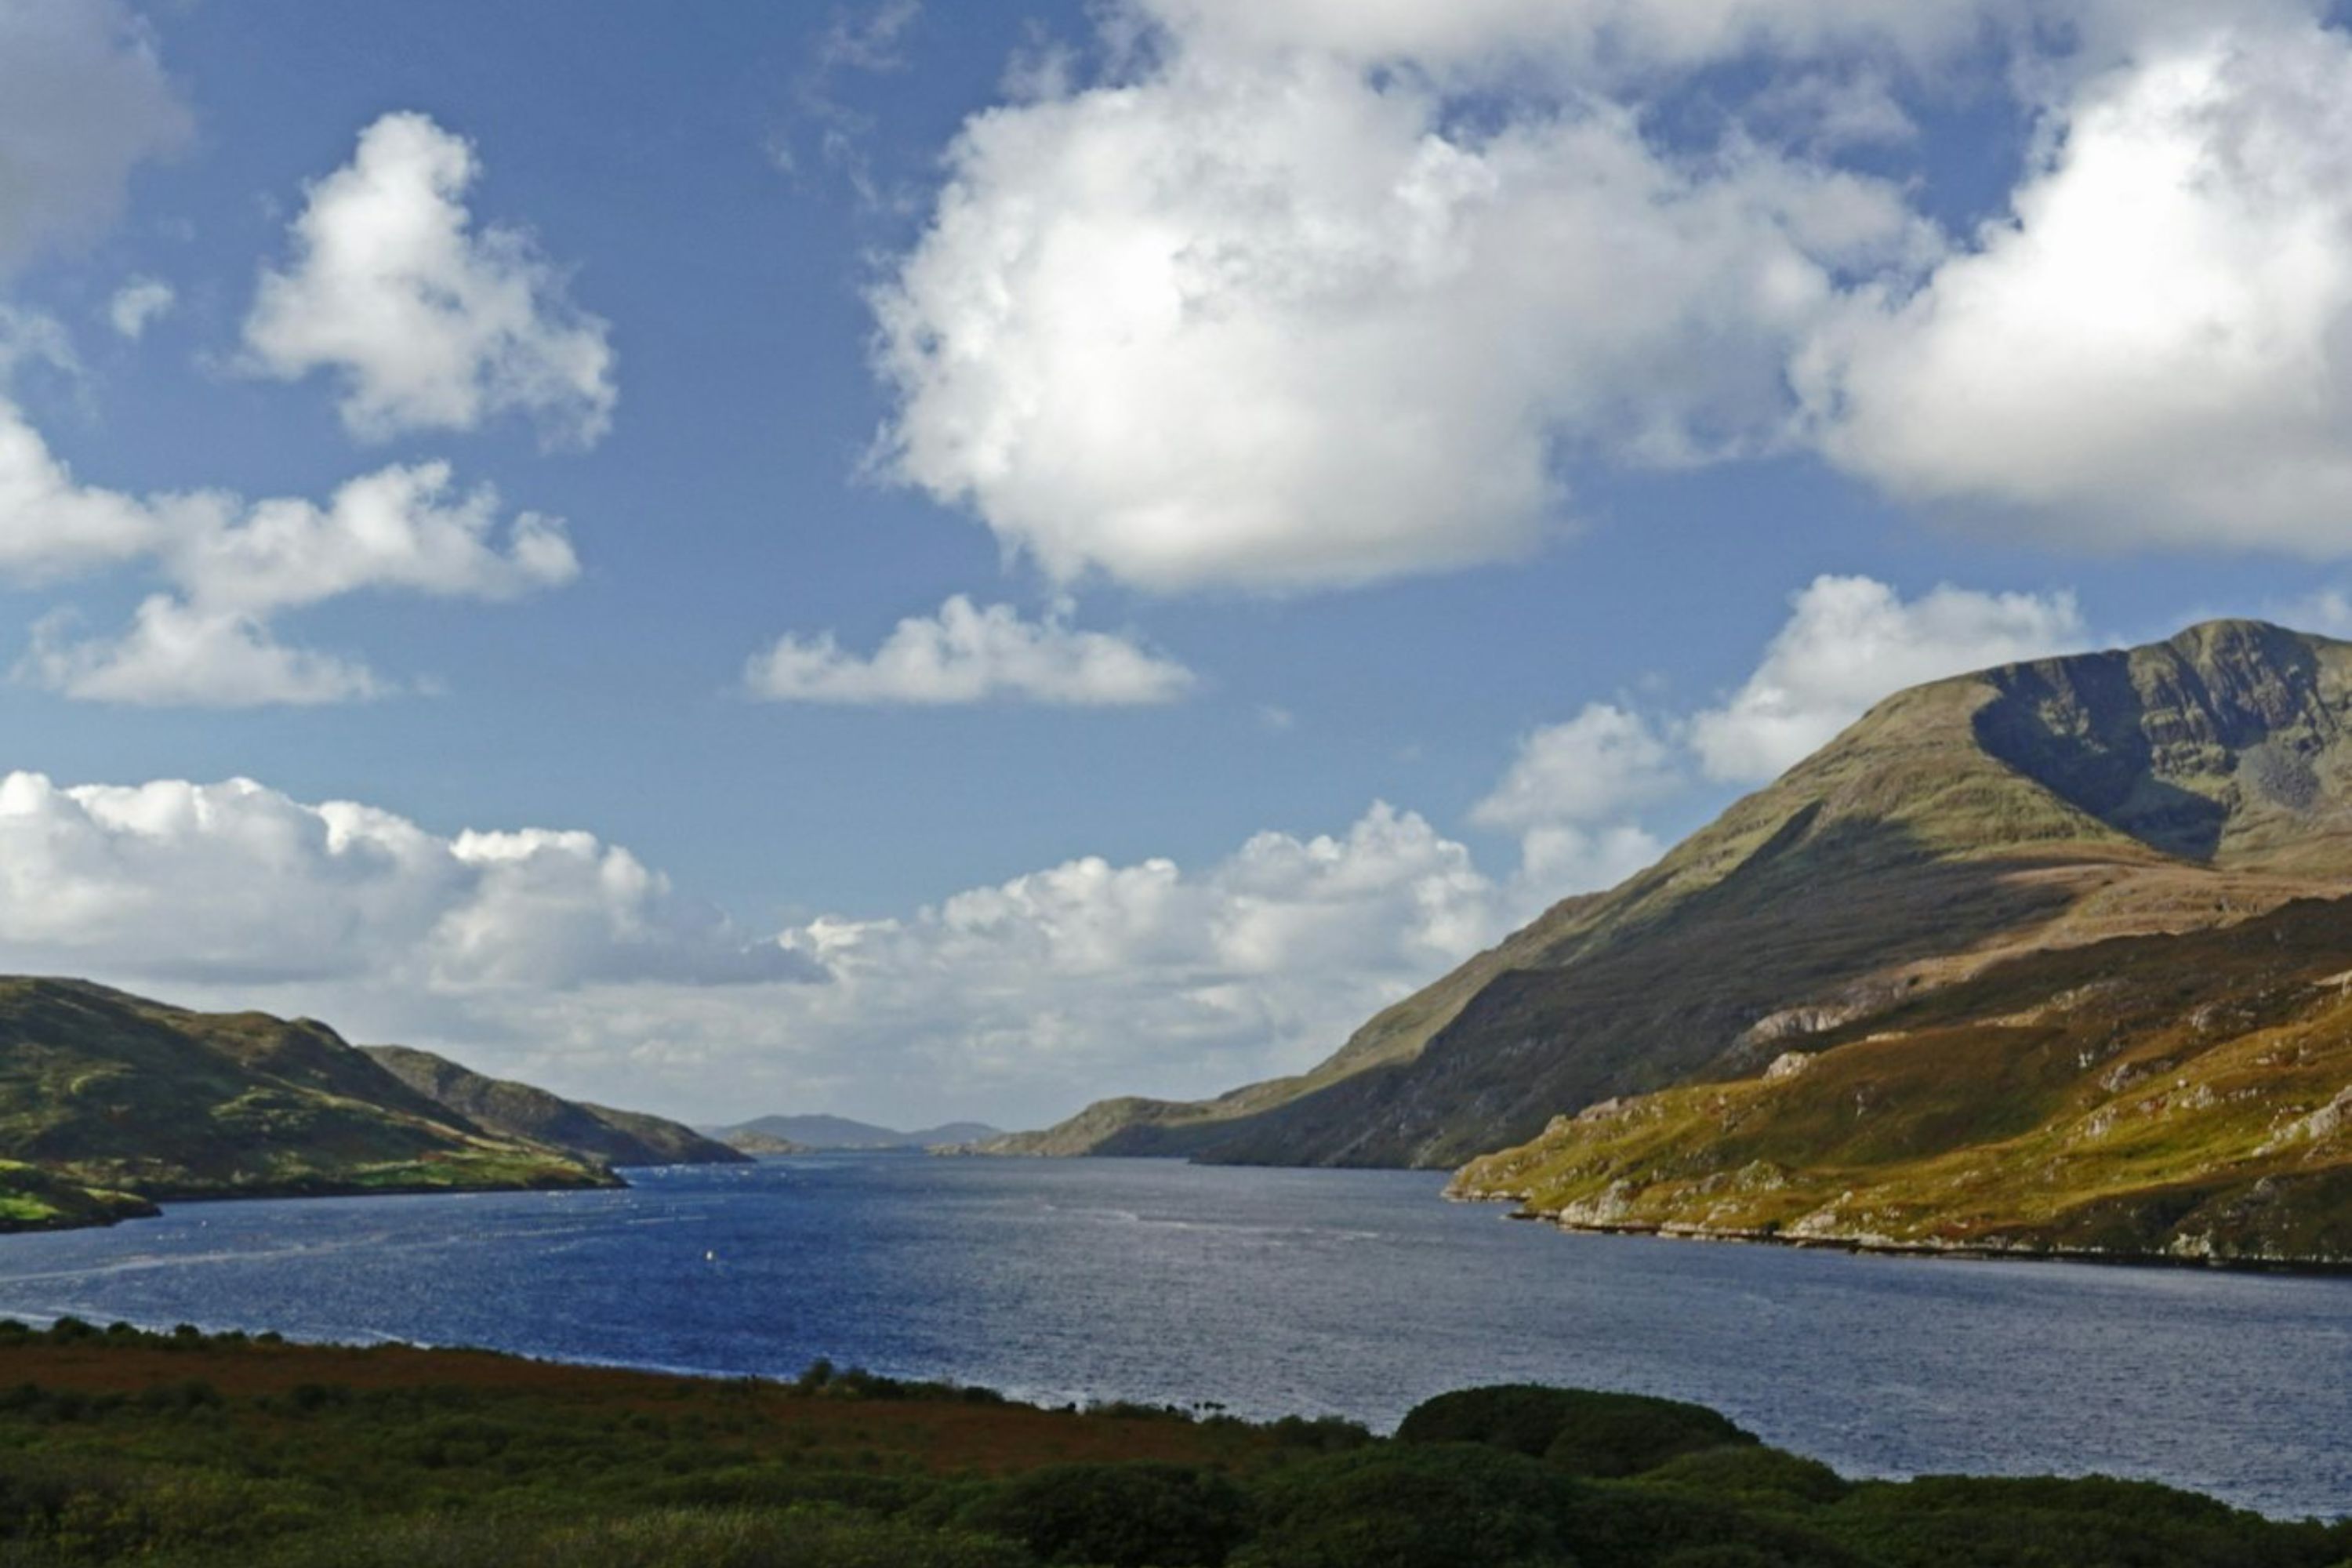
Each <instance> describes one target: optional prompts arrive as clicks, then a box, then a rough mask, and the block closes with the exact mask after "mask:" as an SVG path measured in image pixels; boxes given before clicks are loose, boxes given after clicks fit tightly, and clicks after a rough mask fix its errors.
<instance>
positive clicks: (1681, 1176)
mask: <svg viewBox="0 0 2352 1568" xmlns="http://www.w3.org/2000/svg"><path fill="white" fill-rule="evenodd" d="M1783 1044H1784V1046H1785V1047H1786V1048H1785V1049H1784V1050H1783V1051H1782V1052H1781V1054H1780V1055H1779V1056H1777V1057H1776V1058H1774V1059H1773V1060H1772V1062H1771V1063H1770V1065H1769V1066H1768V1067H1766V1068H1764V1069H1763V1070H1762V1072H1760V1073H1759V1074H1756V1075H1753V1076H1748V1077H1743V1078H1739V1079H1731V1080H1727V1081H1726V1080H1717V1081H1711V1082H1700V1083H1694V1084H1689V1085H1685V1086H1684V1087H1681V1088H1676V1089H1667V1090H1664V1091H1663V1092H1661V1093H1658V1094H1654V1095H1648V1096H1644V1097H1641V1098H1637V1099H1633V1100H1609V1101H1603V1102H1602V1103H1601V1104H1598V1105H1593V1106H1589V1107H1587V1108H1586V1109H1585V1110H1583V1111H1582V1112H1581V1113H1580V1114H1578V1115H1576V1116H1573V1117H1561V1118H1560V1119H1559V1121H1555V1122H1554V1123H1553V1124H1552V1125H1551V1127H1549V1129H1547V1130H1546V1131H1544V1132H1543V1133H1542V1134H1541V1135H1540V1136H1539V1137H1538V1138H1537V1139H1536V1140H1535V1141H1534V1142H1530V1143H1528V1144H1526V1145H1524V1146H1523V1147H1520V1148H1517V1149H1512V1150H1508V1151H1506V1152H1501V1153H1497V1154H1491V1155H1488V1156H1486V1158H1484V1159H1481V1160H1478V1161H1475V1162H1473V1163H1471V1164H1470V1165H1469V1166H1467V1167H1466V1168H1465V1170H1463V1171H1462V1173H1460V1174H1459V1175H1457V1176H1456V1177H1455V1179H1454V1185H1453V1187H1452V1189H1451V1190H1452V1192H1453V1194H1454V1195H1455V1196H1459V1197H1468V1198H1487V1199H1504V1198H1507V1199H1510V1200H1513V1201H1516V1202H1517V1203H1518V1204H1519V1205H1521V1209H1522V1212H1523V1213H1526V1214H1528V1215H1538V1216H1542V1217H1547V1218H1550V1219H1554V1220H1557V1221H1559V1223H1561V1224H1564V1225H1568V1226H1573V1227H1578V1228H1586V1229H1608V1230H1641V1231H1664V1232H1667V1233H1670V1234H1679V1235H1689V1236H1706V1237H1742V1238H1753V1239H1778V1240H1786V1241H1798V1242H1806V1241H1811V1242H1825V1241H1826V1242H1843V1243H1850V1244H1856V1245H1864V1246H1869V1247H1900V1248H1917V1249H1926V1250H1948V1249H1968V1250H1982V1251H2000V1252H2027V1253H2064V1254H2080V1255H2089V1256H2107V1257H2132V1258H2139V1257H2170V1258H2199V1259H2221V1260H2231V1261H2242V1262H2252V1261H2269V1262H2283V1261H2293V1262H2303V1263H2312V1262H2323V1263H2352V900H2346V899H2338V900H2306V901H2303V902H2298V903H2294V904H2289V905H2287V906H2286V907H2284V909H2281V910H2275V911H2273V913H2270V914H2267V915H2263V916H2261V917H2258V918H2256V919H2253V920H2250V921H2244V922H2242V923H2240V924H2237V925H2234V926H2230V927H2227V928H2224V929H2220V930H2213V931H2198V932H2193V933H2189V934H2186V935H2180V936H2143V937H2120V938H2116V939H2115V940H2113V941H2110V942H2100V943H2098V944H2096V945H2095V946H2091V947H2083V948H2074V949H2070V950H2065V951H2062V952H2045V953H2039V954H2035V955H2033V956H2031V957H2026V958H2020V959H2015V960H2012V961H2011V962H2009V963H2002V964H1999V965H1997V966H1995V967H1993V968H1991V969H1990V970H1988V971H1986V972H1985V973H1982V974H1980V975H1979V976H1977V977H1976V978H1974V979H1972V980H1969V981H1968V982H1966V983H1964V984H1958V985H1954V986H1950V987H1948V988H1945V989H1943V990H1940V991H1936V992H1932V993H1930V994H1927V995H1925V996H1922V997H1920V998H1918V999H1917V1000H1916V1001H1911V1002H1907V1003H1905V1004H1904V1005H1899V1006H1896V1007H1895V1008H1892V1009H1891V1010H1889V1011H1887V1012H1885V1013H1883V1014H1880V1015H1878V1016H1874V1017H1872V1018H1870V1019H1868V1020H1867V1021H1864V1022H1857V1023H1852V1024H1847V1025H1844V1026H1837V1027H1831V1028H1826V1029H1823V1030H1822V1031H1820V1032H1819V1033H1815V1034H1807V1035H1801V1036H1796V1037H1791V1038H1790V1039H1789V1040H1787V1041H1785V1042H1783Z"/></svg>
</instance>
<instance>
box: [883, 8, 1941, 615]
mask: <svg viewBox="0 0 2352 1568" xmlns="http://www.w3.org/2000/svg"><path fill="white" fill-rule="evenodd" d="M950 172H951V177H950V181H949V183H948V184H947V186H946V188H945V190H944V191H943V192H942V193H941V195H940V199H939V202H938V205H937V208H936V211H935V213H934V214H933V216H932V220H931V223H930V225H929V229H928V231H927V232H926V234H925V235H924V237H922V239H921V240H920V242H919V244H918V245H917V246H916V247H915V248H914V249H913V250H912V251H911V253H909V254H908V255H907V256H906V257H905V258H902V260H901V263H900V265H899V266H898V269H897V271H896V273H895V275H894V276H893V277H892V278H891V279H890V280H889V281H888V283H887V286H886V287H884V288H882V289H879V290H878V291H877V295H876V297H875V305H876V309H877V314H878V317H879V321H880V323H881V328H882V340H881V350H880V359H879V364H880V368H881V371H882V374H884V376H885V378H886V379H887V383H888V384H889V386H890V388H891V389H892V391H893V392H894V394H895V395H896V397H897V399H898V413H897V417H896V419H895V421H894V423H893V426H892V428H891V431H890V435H889V439H888V441H887V447H886V451H885V460H886V462H887V466H888V468H889V469H890V471H891V472H893V473H894V474H896V475H897V476H898V478H900V479H903V480H905V481H907V482H908V483H911V484H914V485H918V486H919V487H921V488H923V489H926V490H928V491H929V492H930V493H931V494H932V495H934V496H935V497H938V498H939V499H940V500H945V501H951V502H957V503H962V504H967V505H969V506H971V508H972V509H974V510H976V511H977V512H978V513H979V514H980V515H981V517H982V519H983V520H984V521H986V522H987V523H988V524H989V526H990V527H992V529H993V530H995V531H996V532H997V533H998V534H999V535H1000V536H1001V537H1002V538H1003V540H1004V541H1005V542H1007V543H1008V544H1010V545H1012V546H1014V547H1017V548H1019V549H1021V550H1024V551H1025V552H1029V553H1030V554H1031V555H1033V556H1034V558H1035V559H1036V560H1037V561H1038V562H1039V563H1041V564H1042V565H1043V566H1044V567H1045V569H1046V570H1047V571H1048V572H1049V573H1050V574H1053V575H1055V576H1056V577H1057V578H1061V579H1065V580H1067V579H1074V578H1077V577H1080V576H1082V575H1084V574H1087V573H1089V572H1096V571H1098V572H1101V573H1106V574H1110V575H1112V576H1116V577H1118V578H1122V579H1125V580H1128V581H1130V582H1133V583H1137V584H1143V585H1146V586H1149V587H1151V588H1155V589H1182V588H1191V587H1197V586H1202V585H1209V584H1244V585H1250V586H1259V587H1277V588H1279V587H1288V586H1301V585H1310V584H1345V583H1351V582H1360V581H1365V580H1370V579H1373V578H1378V577H1381V576H1386V575H1391V574H1398V573H1403V572H1411V571H1416V570H1423V569H1430V568H1437V567H1444V566H1452V565H1460V564H1463V563H1471V562H1477V561H1486V560H1493V559H1496V558H1497V557H1503V556H1508V555H1510V554H1513V553H1515V552H1522V551H1524V550H1527V549H1528V548H1530V547H1531V546H1532V545H1533V544H1534V542H1536V541H1537V540H1538V537H1539V536H1540V535H1541V534H1542V533H1543V532H1544V531H1546V530H1547V529H1548V528H1549V527H1552V526H1555V525H1556V524H1558V523H1559V521H1560V520H1561V516H1562V501H1563V493H1562V487H1561V483H1560V468H1561V458H1562V454H1563V452H1564V451H1575V450H1581V449H1584V448H1588V447H1607V448H1608V449H1609V450H1610V451H1611V452H1612V454H1614V455H1615V456H1616V457H1618V458H1621V459H1625V460H1632V461H1636V462H1665V463H1676V462H1683V461H1688V460H1693V459H1696V458H1705V457H1708V456H1714V455H1718V454H1723V453H1727V452H1736V451H1742V450H1751V449H1758V448H1763V447H1770V446H1772V445H1773V444H1774V443H1776V442H1777V441H1778V440H1780V437H1781V436H1782V434H1783V432H1784V426H1785V422H1786V420H1787V418H1788V416H1789V415H1790V404H1789V400H1788V397H1787V395H1786V389H1785V386H1784V377H1783V367H1784V365H1785V363H1786V361H1787V359H1788V356H1789V355H1790V353H1791V352H1792V350H1793V348H1794V346H1795V345H1796V344H1797V342H1800V341H1801V339H1802V338H1803V337H1804V335H1805V334H1806V333H1808V332H1809V331H1811V330H1812V327H1813V325H1814V323H1815V322H1816V321H1818V319H1819V318H1820V316H1821V314H1822V311H1823V310H1824V309H1825V307H1826V306H1827V305H1828V304H1829V303H1830V302H1831V301H1832V298H1833V296H1834V292H1835V282H1834V279H1833V275H1832V269H1833V268H1837V267H1842V266H1857V265H1864V264H1866V263H1869V262H1872V261H1874V260H1875V259H1879V258H1886V257H1889V256H1892V255H1895V254H1898V253H1907V252H1908V251H1909V250H1911V249H1912V248H1914V247H1916V246H1917V245H1919V244H1921V243H1923V240H1922V236H1923V234H1924V230H1923V229H1922V227H1921V226H1919V225H1918V224H1917V223H1916V220H1914V219H1913V218H1912V217H1911V216H1910V215H1909V214H1908V212H1907V211H1906V208H1905V206H1904V204H1903V202H1902V200H1901V199H1900V196H1899V194H1898V193H1897V192H1896V191H1895V188H1894V187H1892V186H1890V185H1886V184H1880V183H1877V182H1874V181H1870V180H1865V179H1863V178H1860V177H1856V176H1853V175H1850V174H1839V173H1836V172H1834V171H1831V170H1828V169H1825V168H1822V167H1819V166H1810V165H1801V164H1798V163H1791V162H1789V161H1786V160H1783V159H1781V158H1780V157H1778V156H1776V155H1774V154H1771V153H1767V152H1765V151H1762V150H1759V149H1758V148H1757V147H1755V146H1753V145H1748V144H1741V145H1737V146H1728V147H1727V148H1725V149H1723V150H1721V151H1719V152H1718V153H1713V154H1709V155H1707V156H1704V157H1695V158H1688V159H1685V158H1678V157H1670V156H1668V155H1666V154H1664V153H1661V152H1660V151H1659V150H1658V149H1657V148H1656V147H1654V145H1652V143H1651V142H1648V141H1647V140H1645V137H1644V134H1643V125H1642V123H1641V121H1640V120H1639V118H1638V117H1637V116H1636V115H1635V114H1634V113H1633V111H1632V110H1627V109H1624V108H1622V107H1620V106H1616V105H1613V104H1611V103H1609V102H1607V101H1605V100H1599V99H1595V98H1591V97H1589V96H1582V95H1580V96H1577V97H1575V98H1574V99H1572V100H1564V101H1562V102H1560V103H1559V104H1558V105H1557V106H1556V107H1554V108H1553V109H1550V110H1546V111H1545V112H1542V113H1540V114H1535V115H1530V116H1527V117H1523V118H1517V119H1514V120H1511V121H1507V123H1505V124H1503V125H1502V126H1500V127H1499V128H1496V129H1493V130H1490V131H1483V132H1482V131H1477V130H1473V129H1467V128H1465V125H1464V123H1463V122H1461V121H1457V120H1455V119H1454V118H1453V117H1452V116H1451V115H1450V114H1449V112H1448V106H1447V104H1446V101H1445V100H1444V99H1443V98H1442V97H1441V96H1439V95H1437V94H1435V93H1433V92H1432V91H1430V90H1427V89H1424V88H1423V87H1420V86H1418V85H1416V84H1415V82H1414V81H1413V79H1411V78H1410V77H1404V76H1393V75H1388V76H1384V75H1380V74H1377V73H1368V72H1366V71H1365V70H1364V69H1362V68H1360V66H1359V65H1358V64H1356V63H1353V62H1351V61H1349V60H1347V59H1344V58H1338V57H1336V56H1334V55H1333V54H1332V53H1330V52H1329V51H1321V52H1309V51H1296V52H1281V51H1276V52H1273V53H1270V54H1259V55H1245V56H1243V57H1234V56H1231V55H1225V54H1218V53H1214V52H1208V51H1202V50H1198V49H1192V48H1189V47H1181V46H1180V47H1176V48H1175V49H1174V52H1173V53H1172V55H1171V58H1168V59H1166V60H1165V61H1164V62H1163V63H1161V64H1160V65H1159V66H1157V67H1155V68H1152V69H1151V70H1150V71H1149V72H1148V73H1147V74H1146V75H1144V76H1143V77H1142V78H1141V79H1138V80H1135V81H1132V82H1128V83H1119V84H1111V85H1101V86H1096V87H1092V88H1089V89H1085V90H1080V91H1076V92H1075V93H1071V94H1068V95H1066V96H1063V97H1057V98H1051V99H1047V100H1042V101H1037V102H1032V103H1026V104H1022V105H1018V106H1013V107H1007V108H1002V109H998V110H992V111H990V112H988V113H984V114H982V115H980V116H977V117H975V118H974V119H973V120H972V121H970V122H969V123H968V124H967V125H966V126H965V128H964V131H963V132H962V134H961V136H960V137H959V138H958V140H957V142H956V144H955V146H954V148H953V150H952V152H951V153H950Z"/></svg>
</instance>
